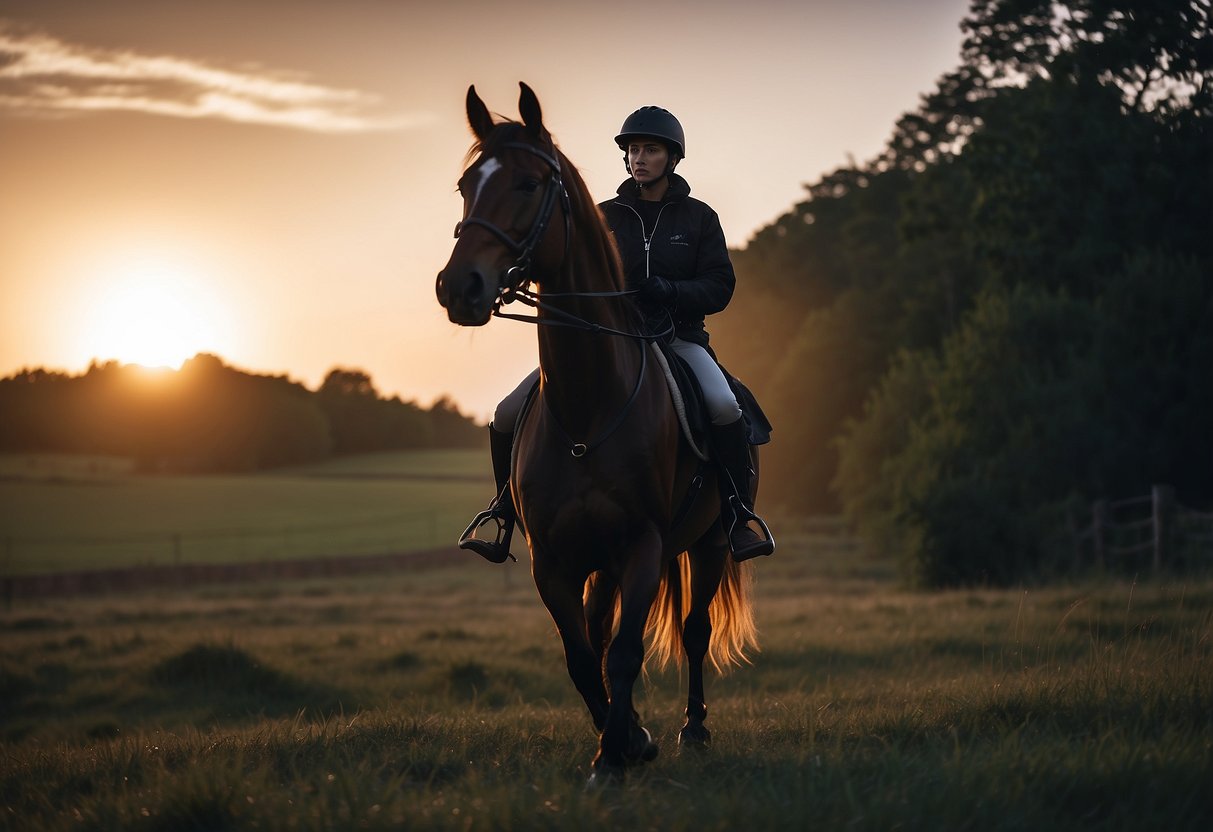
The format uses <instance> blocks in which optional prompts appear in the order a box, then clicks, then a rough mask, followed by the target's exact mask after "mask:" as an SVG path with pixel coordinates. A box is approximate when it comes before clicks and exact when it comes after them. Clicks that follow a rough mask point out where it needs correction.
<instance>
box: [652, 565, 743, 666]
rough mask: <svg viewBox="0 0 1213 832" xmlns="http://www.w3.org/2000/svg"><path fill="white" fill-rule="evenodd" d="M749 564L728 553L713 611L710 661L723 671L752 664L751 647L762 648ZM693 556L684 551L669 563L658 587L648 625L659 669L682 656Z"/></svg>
mask: <svg viewBox="0 0 1213 832" xmlns="http://www.w3.org/2000/svg"><path fill="white" fill-rule="evenodd" d="M752 583H753V578H752V575H751V573H750V571H749V569H748V568H746V567H743V566H742V565H741V564H739V563H738V562H737V561H735V560H733V558H731V557H730V556H729V555H728V554H726V555H725V565H724V575H723V576H722V577H721V579H720V585H719V587H718V588H717V590H716V595H715V596H714V597H713V598H712V603H711V605H710V606H709V607H708V615H709V616H710V618H711V620H712V638H711V640H710V641H709V642H708V661H710V662H711V663H712V666H713V667H715V668H716V670H717V671H719V672H724V671H725V670H726V669H727V668H728V667H729V666H731V665H740V664H741V663H743V662H747V663H748V662H749V661H750V659H749V656H748V655H747V654H746V651H747V650H757V649H758V628H757V627H756V626H755V625H754V612H753V608H752V607H751V606H750V585H751V584H752ZM691 586H692V584H691V557H690V555H689V554H687V553H686V552H683V553H682V554H681V555H679V556H678V557H676V558H674V559H673V560H672V561H670V564H669V566H668V567H666V572H665V575H663V576H662V578H661V584H660V586H659V587H658V588H657V598H656V600H655V601H654V602H653V606H652V609H651V610H650V611H649V620H648V625H647V628H646V632H647V635H648V636H649V657H650V658H652V659H654V660H655V661H656V662H657V666H658V667H662V668H664V667H667V666H669V665H671V664H675V665H676V664H679V663H681V662H682V660H683V646H682V631H683V625H684V622H685V621H686V618H687V615H689V614H690V612H691V601H692V599H691V590H690V587H691Z"/></svg>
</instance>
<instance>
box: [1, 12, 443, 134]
mask: <svg viewBox="0 0 1213 832" xmlns="http://www.w3.org/2000/svg"><path fill="white" fill-rule="evenodd" d="M378 103H379V98H378V96H375V95H372V94H370V93H366V92H362V91H359V90H349V89H336V88H333V87H326V86H323V85H321V84H316V83H312V82H311V81H309V80H307V79H306V78H303V77H300V76H298V75H290V74H287V73H283V72H272V71H268V70H262V69H260V68H257V69H256V70H243V71H237V70H233V69H224V68H221V67H217V66H211V65H208V64H205V63H202V62H200V61H195V60H190V59H188V58H179V57H172V56H166V55H141V54H138V53H135V52H130V51H119V50H102V49H92V48H87V47H84V46H79V45H76V44H71V43H66V42H64V41H62V40H59V39H57V38H54V37H51V36H50V35H46V34H43V33H40V32H25V31H18V30H17V29H15V28H14V27H12V26H11V25H7V24H6V23H5V21H3V20H0V110H8V111H15V112H18V113H22V114H25V115H31V116H54V115H66V114H70V113H77V114H79V113H89V112H93V113H95V112H103V111H109V112H113V111H130V112H141V113H153V114H156V115H163V116H173V117H176V118H209V119H222V120H225V121H235V122H242V123H246V124H264V125H272V126H276V127H288V128H295V129H299V130H311V131H316V132H324V133H358V132H368V131H375V130H403V129H407V128H410V127H417V126H421V125H423V124H427V123H430V122H431V121H432V120H433V119H432V117H431V116H429V115H428V114H424V113H423V114H417V115H412V116H401V115H384V114H379V113H376V105H377V104H378Z"/></svg>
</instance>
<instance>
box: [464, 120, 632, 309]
mask: <svg viewBox="0 0 1213 832" xmlns="http://www.w3.org/2000/svg"><path fill="white" fill-rule="evenodd" d="M525 134H526V126H525V125H523V124H521V123H519V122H517V121H499V122H497V123H496V124H494V125H493V129H492V131H491V132H490V133H489V134H488V136H486V137H485V138H484V139H483V140H481V139H477V140H476V141H474V142H473V143H472V146H471V147H470V148H468V152H467V155H466V156H465V157H464V160H463V166H464V169H465V170H466V169H467V168H468V167H469V166H470V165H471V164H472V162H473V161H474V160H475V159H477V158H478V157H480V156H481V155H483V154H486V153H488V154H491V153H493V152H495V151H496V149H497V148H498V147H499V146H500V145H502V144H504V143H505V142H510V141H515V140H519V139H521V138H523V137H524V135H525ZM544 135H545V137H546V138H547V139H548V141H549V142H550V143H551V147H552V151H553V152H554V153H555V154H556V157H557V159H559V160H560V174H561V177H562V178H563V180H564V186H565V188H567V189H568V192H569V207H570V210H571V211H572V214H573V223H572V226H573V233H574V234H575V235H579V238H578V241H579V244H580V245H582V246H585V247H586V248H587V250H588V252H589V253H590V254H592V255H594V256H595V257H597V258H598V259H599V260H601V261H602V262H603V263H604V264H605V265H606V266H607V270H608V273H609V275H610V279H611V281H610V282H611V287H612V288H614V289H623V288H624V278H623V264H622V261H621V260H620V259H619V249H618V248H617V247H616V245H615V235H613V234H612V233H611V229H610V228H609V227H608V226H607V223H606V219H605V218H604V217H603V216H602V211H600V210H599V209H598V204H597V203H596V202H594V200H593V198H591V197H590V192H589V188H587V187H586V184H585V180H584V179H583V178H582V177H581V171H579V170H578V169H577V166H576V165H574V164H573V163H572V161H570V160H569V157H568V156H566V155H564V152H563V151H562V150H561V149H560V148H559V147H557V146H556V142H555V141H554V140H552V138H551V136H550V135H549V134H547V132H546V131H545V132H544Z"/></svg>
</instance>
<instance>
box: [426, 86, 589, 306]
mask: <svg viewBox="0 0 1213 832" xmlns="http://www.w3.org/2000/svg"><path fill="white" fill-rule="evenodd" d="M520 86H521V88H522V94H521V96H520V97H519V99H518V110H519V112H520V113H521V115H522V123H521V124H519V123H517V122H504V123H500V124H494V123H493V118H492V116H490V115H489V111H488V108H487V107H485V105H484V102H483V101H481V100H480V97H479V96H478V95H476V88H475V87H468V95H467V114H468V124H469V125H470V126H471V128H472V133H473V134H474V135H475V136H476V144H474V145H473V146H472V154H476V159H475V161H474V162H473V163H472V165H471V166H470V167H469V168H468V169H467V170H465V171H464V172H463V176H462V177H460V179H459V192H460V193H461V194H462V195H463V219H462V220H460V222H459V224H458V225H457V226H455V237H456V238H457V239H456V242H455V249H454V251H452V252H451V259H450V260H449V261H447V264H446V267H445V268H444V269H443V270H442V271H441V272H439V273H438V280H437V284H436V289H437V293H438V302H439V303H440V304H442V306H443V307H445V308H446V310H447V316H448V317H449V318H450V319H451V320H452V321H453V322H455V323H457V324H463V325H465V326H481V325H483V324H486V323H488V321H489V317H490V316H491V315H492V312H493V309H494V307H495V305H496V304H497V303H498V300H499V298H500V297H501V295H502V293H503V292H509V291H510V290H512V289H517V288H518V287H519V286H521V285H522V284H524V283H526V282H527V281H528V280H531V279H532V272H538V273H549V272H551V271H554V270H555V269H558V268H559V266H560V264H561V262H562V261H563V259H564V252H565V249H566V247H567V245H568V235H569V229H568V222H569V205H568V201H569V197H568V192H567V190H566V189H565V185H564V181H563V180H562V178H561V165H560V154H559V152H558V151H557V150H556V148H555V146H554V145H553V143H552V137H551V136H550V135H549V134H548V131H547V130H546V129H545V128H544V126H543V115H542V113H541V111H540V109H539V100H538V99H537V98H536V97H535V93H534V92H532V91H531V88H530V87H528V86H527V85H526V84H520ZM477 151H478V153H477ZM472 154H469V155H472ZM560 212H563V214H564V220H563V221H560V220H559V219H558V220H557V222H556V223H555V225H559V226H564V227H563V229H561V230H557V231H555V232H552V231H551V230H550V229H551V226H552V224H553V223H551V220H552V219H553V217H554V216H555V215H556V214H557V213H560Z"/></svg>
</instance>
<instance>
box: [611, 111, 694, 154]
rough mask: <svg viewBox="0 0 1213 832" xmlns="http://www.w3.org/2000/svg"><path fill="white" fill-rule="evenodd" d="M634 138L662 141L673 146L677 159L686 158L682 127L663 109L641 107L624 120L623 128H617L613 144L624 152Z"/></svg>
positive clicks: (672, 115)
mask: <svg viewBox="0 0 1213 832" xmlns="http://www.w3.org/2000/svg"><path fill="white" fill-rule="evenodd" d="M634 136H651V137H653V138H655V139H664V140H665V141H667V142H669V143H670V144H671V145H673V148H672V149H673V150H676V151H677V152H678V158H680V159H685V158H686V155H687V150H686V137H685V136H684V135H683V132H682V125H681V124H680V123H679V122H678V119H676V118H674V114H673V113H671V112H670V111H669V110H667V109H665V108H664V107H651V106H650V107H641V108H640V109H639V110H637V111H636V112H634V113H632V114H631V115H630V116H628V117H627V118H626V119H624V122H623V127H621V128H619V135H618V136H616V137H615V144H617V145H619V149H620V150H623V151H625V152H626V151H627V149H628V140H629V139H631V138H632V137H634Z"/></svg>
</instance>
